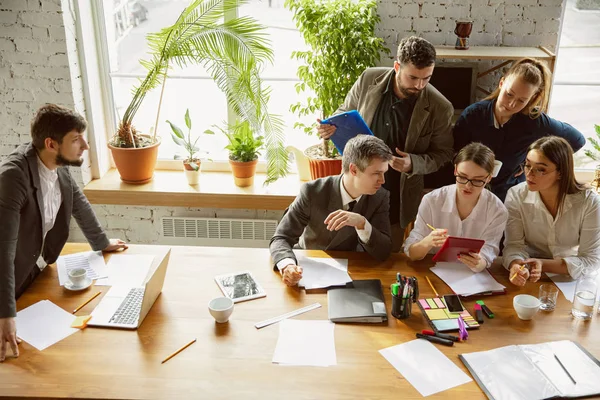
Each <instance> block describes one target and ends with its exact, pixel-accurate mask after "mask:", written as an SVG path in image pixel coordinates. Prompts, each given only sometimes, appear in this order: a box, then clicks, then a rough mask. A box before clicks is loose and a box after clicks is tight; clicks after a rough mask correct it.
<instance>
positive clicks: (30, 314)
mask: <svg viewBox="0 0 600 400" xmlns="http://www.w3.org/2000/svg"><path fill="white" fill-rule="evenodd" d="M75 318H76V317H75V316H74V315H73V314H70V313H68V312H67V311H65V310H63V309H62V308H60V307H59V306H57V305H56V304H54V303H52V302H51V301H48V300H41V301H38V302H37V303H35V304H33V305H31V306H29V307H27V308H25V309H24V310H21V311H19V312H18V313H17V318H16V323H17V336H18V337H19V338H21V339H23V340H24V341H26V342H27V343H29V344H30V345H32V346H33V347H35V348H36V349H38V350H40V351H42V350H44V349H45V348H47V347H50V346H52V345H53V344H54V343H57V342H60V341H61V340H63V339H64V338H66V337H67V336H70V335H72V334H73V333H75V332H77V331H78V330H79V329H75V328H71V324H72V323H73V321H75Z"/></svg>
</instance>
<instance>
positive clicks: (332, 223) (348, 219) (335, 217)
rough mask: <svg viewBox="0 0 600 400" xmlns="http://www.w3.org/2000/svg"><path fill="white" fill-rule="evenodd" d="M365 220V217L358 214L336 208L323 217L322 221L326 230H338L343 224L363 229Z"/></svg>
mask: <svg viewBox="0 0 600 400" xmlns="http://www.w3.org/2000/svg"><path fill="white" fill-rule="evenodd" d="M366 221H367V220H366V219H365V217H363V216H362V215H360V214H357V213H353V212H350V211H344V210H336V211H334V212H332V213H331V214H329V215H328V216H327V218H325V221H324V223H325V224H327V230H330V231H339V230H340V229H342V228H343V227H345V226H352V227H354V228H356V229H365V222H366Z"/></svg>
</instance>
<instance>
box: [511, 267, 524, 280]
mask: <svg viewBox="0 0 600 400" xmlns="http://www.w3.org/2000/svg"><path fill="white" fill-rule="evenodd" d="M524 266H525V264H523V265H521V266H520V267H519V269H518V270H517V272H515V273H514V274H512V276H511V277H510V279H509V280H511V281H512V280H513V279H515V276H517V274H518V273H519V271H523V267H524Z"/></svg>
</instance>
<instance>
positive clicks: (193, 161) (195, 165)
mask: <svg viewBox="0 0 600 400" xmlns="http://www.w3.org/2000/svg"><path fill="white" fill-rule="evenodd" d="M167 123H168V124H169V126H170V127H171V139H173V141H174V142H175V143H176V144H177V145H179V146H181V147H183V148H184V149H185V151H186V153H187V157H186V158H185V159H184V160H183V171H184V172H185V177H186V178H187V181H188V183H189V184H190V185H197V184H198V179H199V178H200V167H201V165H202V164H201V160H200V158H198V157H196V154H197V153H198V151H199V150H200V149H199V148H198V146H196V145H197V144H198V140H199V139H200V137H199V136H198V137H197V138H196V140H194V141H193V142H192V140H193V139H192V119H191V118H190V110H189V109H186V110H185V126H186V127H187V129H188V132H187V135H186V134H184V133H183V130H182V129H181V128H179V126H177V125H175V124H174V123H173V122H171V121H169V120H167ZM205 133H208V134H210V133H211V132H210V131H208V132H207V131H205Z"/></svg>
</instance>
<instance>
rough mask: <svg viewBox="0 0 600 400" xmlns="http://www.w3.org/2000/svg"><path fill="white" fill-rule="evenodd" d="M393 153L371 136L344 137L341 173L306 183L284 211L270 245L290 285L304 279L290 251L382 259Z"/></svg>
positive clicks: (387, 237) (385, 247) (387, 231)
mask: <svg viewBox="0 0 600 400" xmlns="http://www.w3.org/2000/svg"><path fill="white" fill-rule="evenodd" d="M391 159H392V154H391V152H390V150H389V149H388V147H387V146H386V145H385V143H384V142H383V141H382V140H381V139H378V138H376V137H375V136H370V135H369V136H367V135H359V136H356V137H354V138H352V139H350V140H349V141H348V143H347V144H346V147H345V148H344V155H343V157H342V169H343V173H342V175H339V176H329V177H326V178H321V179H317V180H314V181H311V182H307V183H305V184H304V185H303V186H302V189H301V190H300V194H299V195H298V196H297V197H296V199H295V200H294V202H293V203H292V204H291V205H290V207H289V208H288V209H287V210H286V212H285V214H284V216H283V218H282V219H281V221H280V222H279V225H278V226H277V230H276V231H275V235H274V236H273V238H272V239H271V243H270V246H269V249H270V251H271V256H272V257H273V261H274V263H275V269H279V271H281V274H282V279H283V281H284V282H285V284H286V285H288V286H294V285H295V284H297V283H298V281H299V280H300V279H301V278H302V267H301V266H298V261H297V260H296V257H295V255H294V252H293V251H292V247H293V246H295V245H296V244H299V246H300V248H303V249H316V250H345V251H361V250H364V251H366V252H368V253H369V254H370V255H371V256H373V257H374V258H376V259H378V260H385V259H386V258H387V257H388V256H389V255H390V252H391V245H392V241H391V238H390V221H389V216H388V213H389V193H388V191H387V190H385V189H384V188H383V187H382V185H383V183H384V182H385V178H384V175H385V172H386V171H387V169H388V162H389V161H391Z"/></svg>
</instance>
